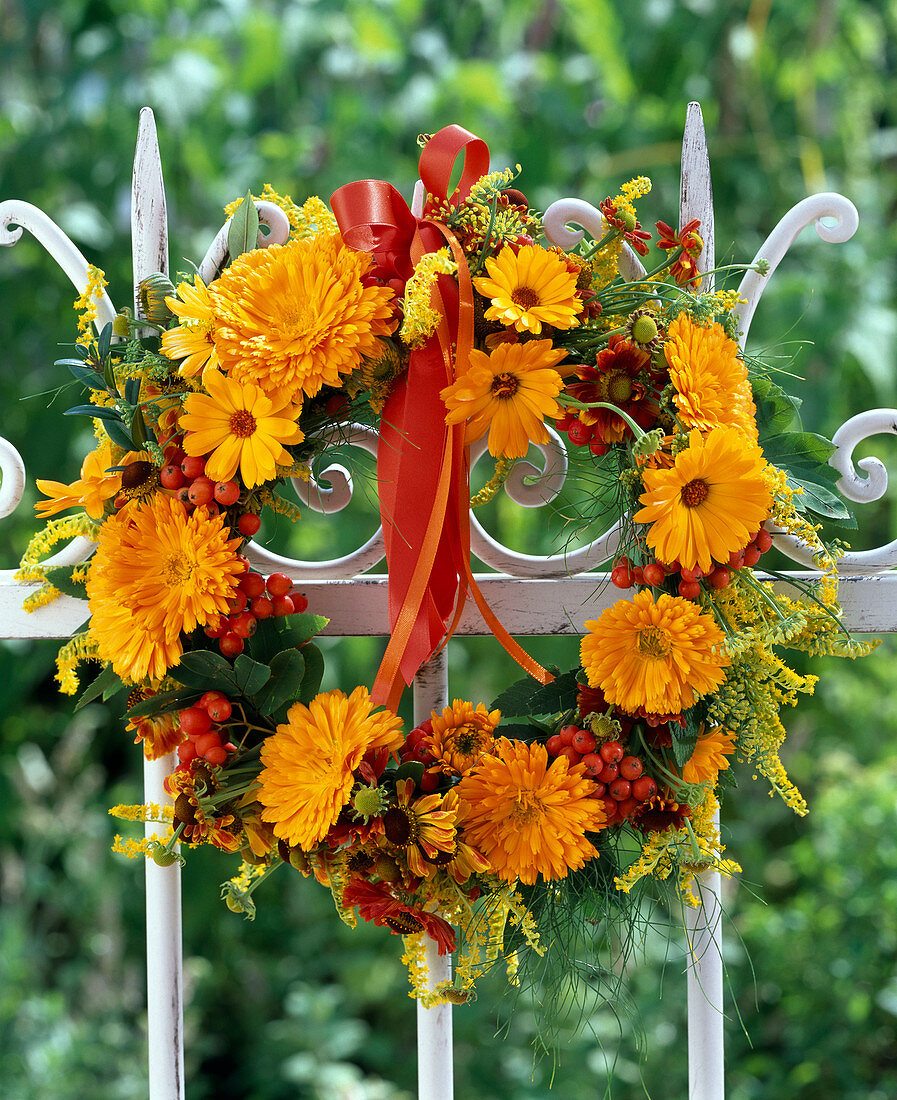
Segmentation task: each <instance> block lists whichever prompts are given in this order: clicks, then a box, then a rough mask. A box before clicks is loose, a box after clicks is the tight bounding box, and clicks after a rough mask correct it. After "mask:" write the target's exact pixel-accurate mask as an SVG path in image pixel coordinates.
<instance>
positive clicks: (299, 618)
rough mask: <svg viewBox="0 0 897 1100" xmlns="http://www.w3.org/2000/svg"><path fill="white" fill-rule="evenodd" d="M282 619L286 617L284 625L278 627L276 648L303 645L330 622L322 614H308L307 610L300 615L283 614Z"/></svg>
mask: <svg viewBox="0 0 897 1100" xmlns="http://www.w3.org/2000/svg"><path fill="white" fill-rule="evenodd" d="M284 619H286V622H285V623H284V625H283V626H282V627H278V633H279V635H280V644H279V645H278V647H277V648H278V649H286V648H287V647H288V646H297V645H304V644H305V643H306V642H309V641H311V639H312V638H314V637H315V635H316V634H320V633H321V631H322V630H323V629H324V627H325V626H326V625H327V624H328V623H329V622H330V620H329V619H328V618H326V617H325V616H324V615H309V614H308V613H307V612H303V613H302V614H301V615H290V616H289V617H286V616H284ZM268 621H270V620H268Z"/></svg>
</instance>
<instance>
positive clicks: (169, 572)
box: [87, 493, 242, 681]
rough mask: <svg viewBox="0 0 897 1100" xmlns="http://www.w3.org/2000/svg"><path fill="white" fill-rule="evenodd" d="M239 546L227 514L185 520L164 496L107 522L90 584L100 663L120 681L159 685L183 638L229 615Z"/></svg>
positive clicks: (198, 513)
mask: <svg viewBox="0 0 897 1100" xmlns="http://www.w3.org/2000/svg"><path fill="white" fill-rule="evenodd" d="M239 546H240V540H239V539H228V537H227V529H226V528H225V526H224V517H223V516H220V515H219V516H210V515H209V513H208V510H207V509H206V508H197V509H196V511H195V512H193V514H192V515H189V516H188V515H187V510H186V509H185V508H184V506H183V504H181V502H180V501H179V500H176V499H175V498H174V497H169V496H166V495H164V494H163V493H156V495H155V496H154V497H153V498H152V500H151V501H150V502H149V503H148V504H143V505H141V504H138V503H137V502H135V503H133V504H129V505H128V507H127V508H125V509H124V510H123V511H121V512H119V513H118V514H117V515H115V516H112V517H111V518H110V519H108V520H107V521H106V522H105V523H104V524H103V526H102V528H101V529H100V533H99V538H98V543H97V551H96V554H95V555H94V557H93V558H92V560H91V564H90V575H89V576H88V578H87V596H88V599H89V601H90V610H91V614H92V618H91V621H90V636H91V638H93V639H95V641H96V643H97V655H98V657H99V658H100V660H103V661H107V662H109V663H110V664H111V665H112V667H113V669H114V670H115V673H116V675H118V676H120V677H121V678H122V679H123V680H129V681H138V680H143V679H145V678H146V677H151V678H152V679H161V678H162V677H163V676H164V675H165V673H166V672H167V671H168V669H169V668H172V667H173V666H174V665H176V664H177V663H178V661H179V660H180V657H181V653H182V645H181V634H182V632H184V631H187V632H189V631H191V630H193V629H195V627H197V626H203V625H205V624H206V623H209V622H211V621H213V620H215V619H217V618H218V616H219V615H221V614H226V613H227V601H228V599H229V598H230V597H231V596H232V595H233V592H234V589H235V588H236V584H237V579H238V578H239V576H240V573H241V572H242V566H241V563H240V562H239V561H237V551H238V549H239Z"/></svg>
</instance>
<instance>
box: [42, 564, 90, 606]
mask: <svg viewBox="0 0 897 1100" xmlns="http://www.w3.org/2000/svg"><path fill="white" fill-rule="evenodd" d="M82 566H83V562H82V563H81V565H48V566H47V567H46V569H45V570H44V572H45V573H46V574H47V580H48V581H49V582H50V583H51V584H52V585H54V586H55V587H56V588H58V589H59V591H60V592H61V593H62V594H63V596H74V597H75V599H76V600H86V599H87V592H86V591H85V588H84V581H73V580H72V573H74V572H75V570H76V569H80V568H82Z"/></svg>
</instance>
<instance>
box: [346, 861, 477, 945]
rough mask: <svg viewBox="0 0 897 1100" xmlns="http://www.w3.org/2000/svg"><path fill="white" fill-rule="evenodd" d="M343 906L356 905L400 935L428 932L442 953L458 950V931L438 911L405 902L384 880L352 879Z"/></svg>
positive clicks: (365, 917) (370, 918) (364, 917)
mask: <svg viewBox="0 0 897 1100" xmlns="http://www.w3.org/2000/svg"><path fill="white" fill-rule="evenodd" d="M343 905H344V906H345V907H346V908H347V909H352V908H357V909H358V912H359V914H360V915H361V918H362V920H366V921H370V922H371V923H372V924H376V925H379V926H380V927H381V928H388V929H389V930H390V932H392V933H394V934H395V935H397V936H414V935H416V934H417V933H418V932H426V933H427V935H428V936H429V937H430V939H432V940H435V941H436V943H437V945H438V947H439V954H440V955H446V954H450V953H451V952H452V951H454V950H455V943H456V940H455V930H454V929H453V928H452V926H451V925H450V924H449V923H448V921H445V920H443V919H442V917H437V916H436V914H435V913H428V912H427V911H426V910H424V909H419V908H417V907H416V906H412V905H408V904H406V903H405V902H404V901H402V900H401V899H400V898H397V897H396V896H395V894H393V892H392V890H390V888H389V886H387V884H386V883H385V882H365V881H364V880H363V879H353V880H352V881H351V882H350V883H349V885H348V886H347V887H346V889H345V890H344V891H343Z"/></svg>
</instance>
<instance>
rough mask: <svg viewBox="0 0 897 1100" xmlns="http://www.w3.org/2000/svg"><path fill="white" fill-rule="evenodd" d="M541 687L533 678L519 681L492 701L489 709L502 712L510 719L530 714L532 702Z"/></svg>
mask: <svg viewBox="0 0 897 1100" xmlns="http://www.w3.org/2000/svg"><path fill="white" fill-rule="evenodd" d="M540 686H541V685H540V684H538V683H537V682H536V681H535V680H534V679H533V678H532V677H531V676H527V677H525V678H524V679H523V680H517V681H516V682H515V683H513V684H511V686H510V687H507V688H505V690H504V691H503V692H502V693H501V695H499V696H497V697H496V698H495V699H493V700H492V702H491V703H490V704H489V709H490V710H500V711H501V712H502V714H503V715H505V716H507V717H510V718H516V717H518V716H520V715H522V714H529V713H530V711H531V710H532V707H531V706H530V700H531V699H532V697H533V696H534V695H535V693H536V692H537V691H538V690H539V687H540Z"/></svg>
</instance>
